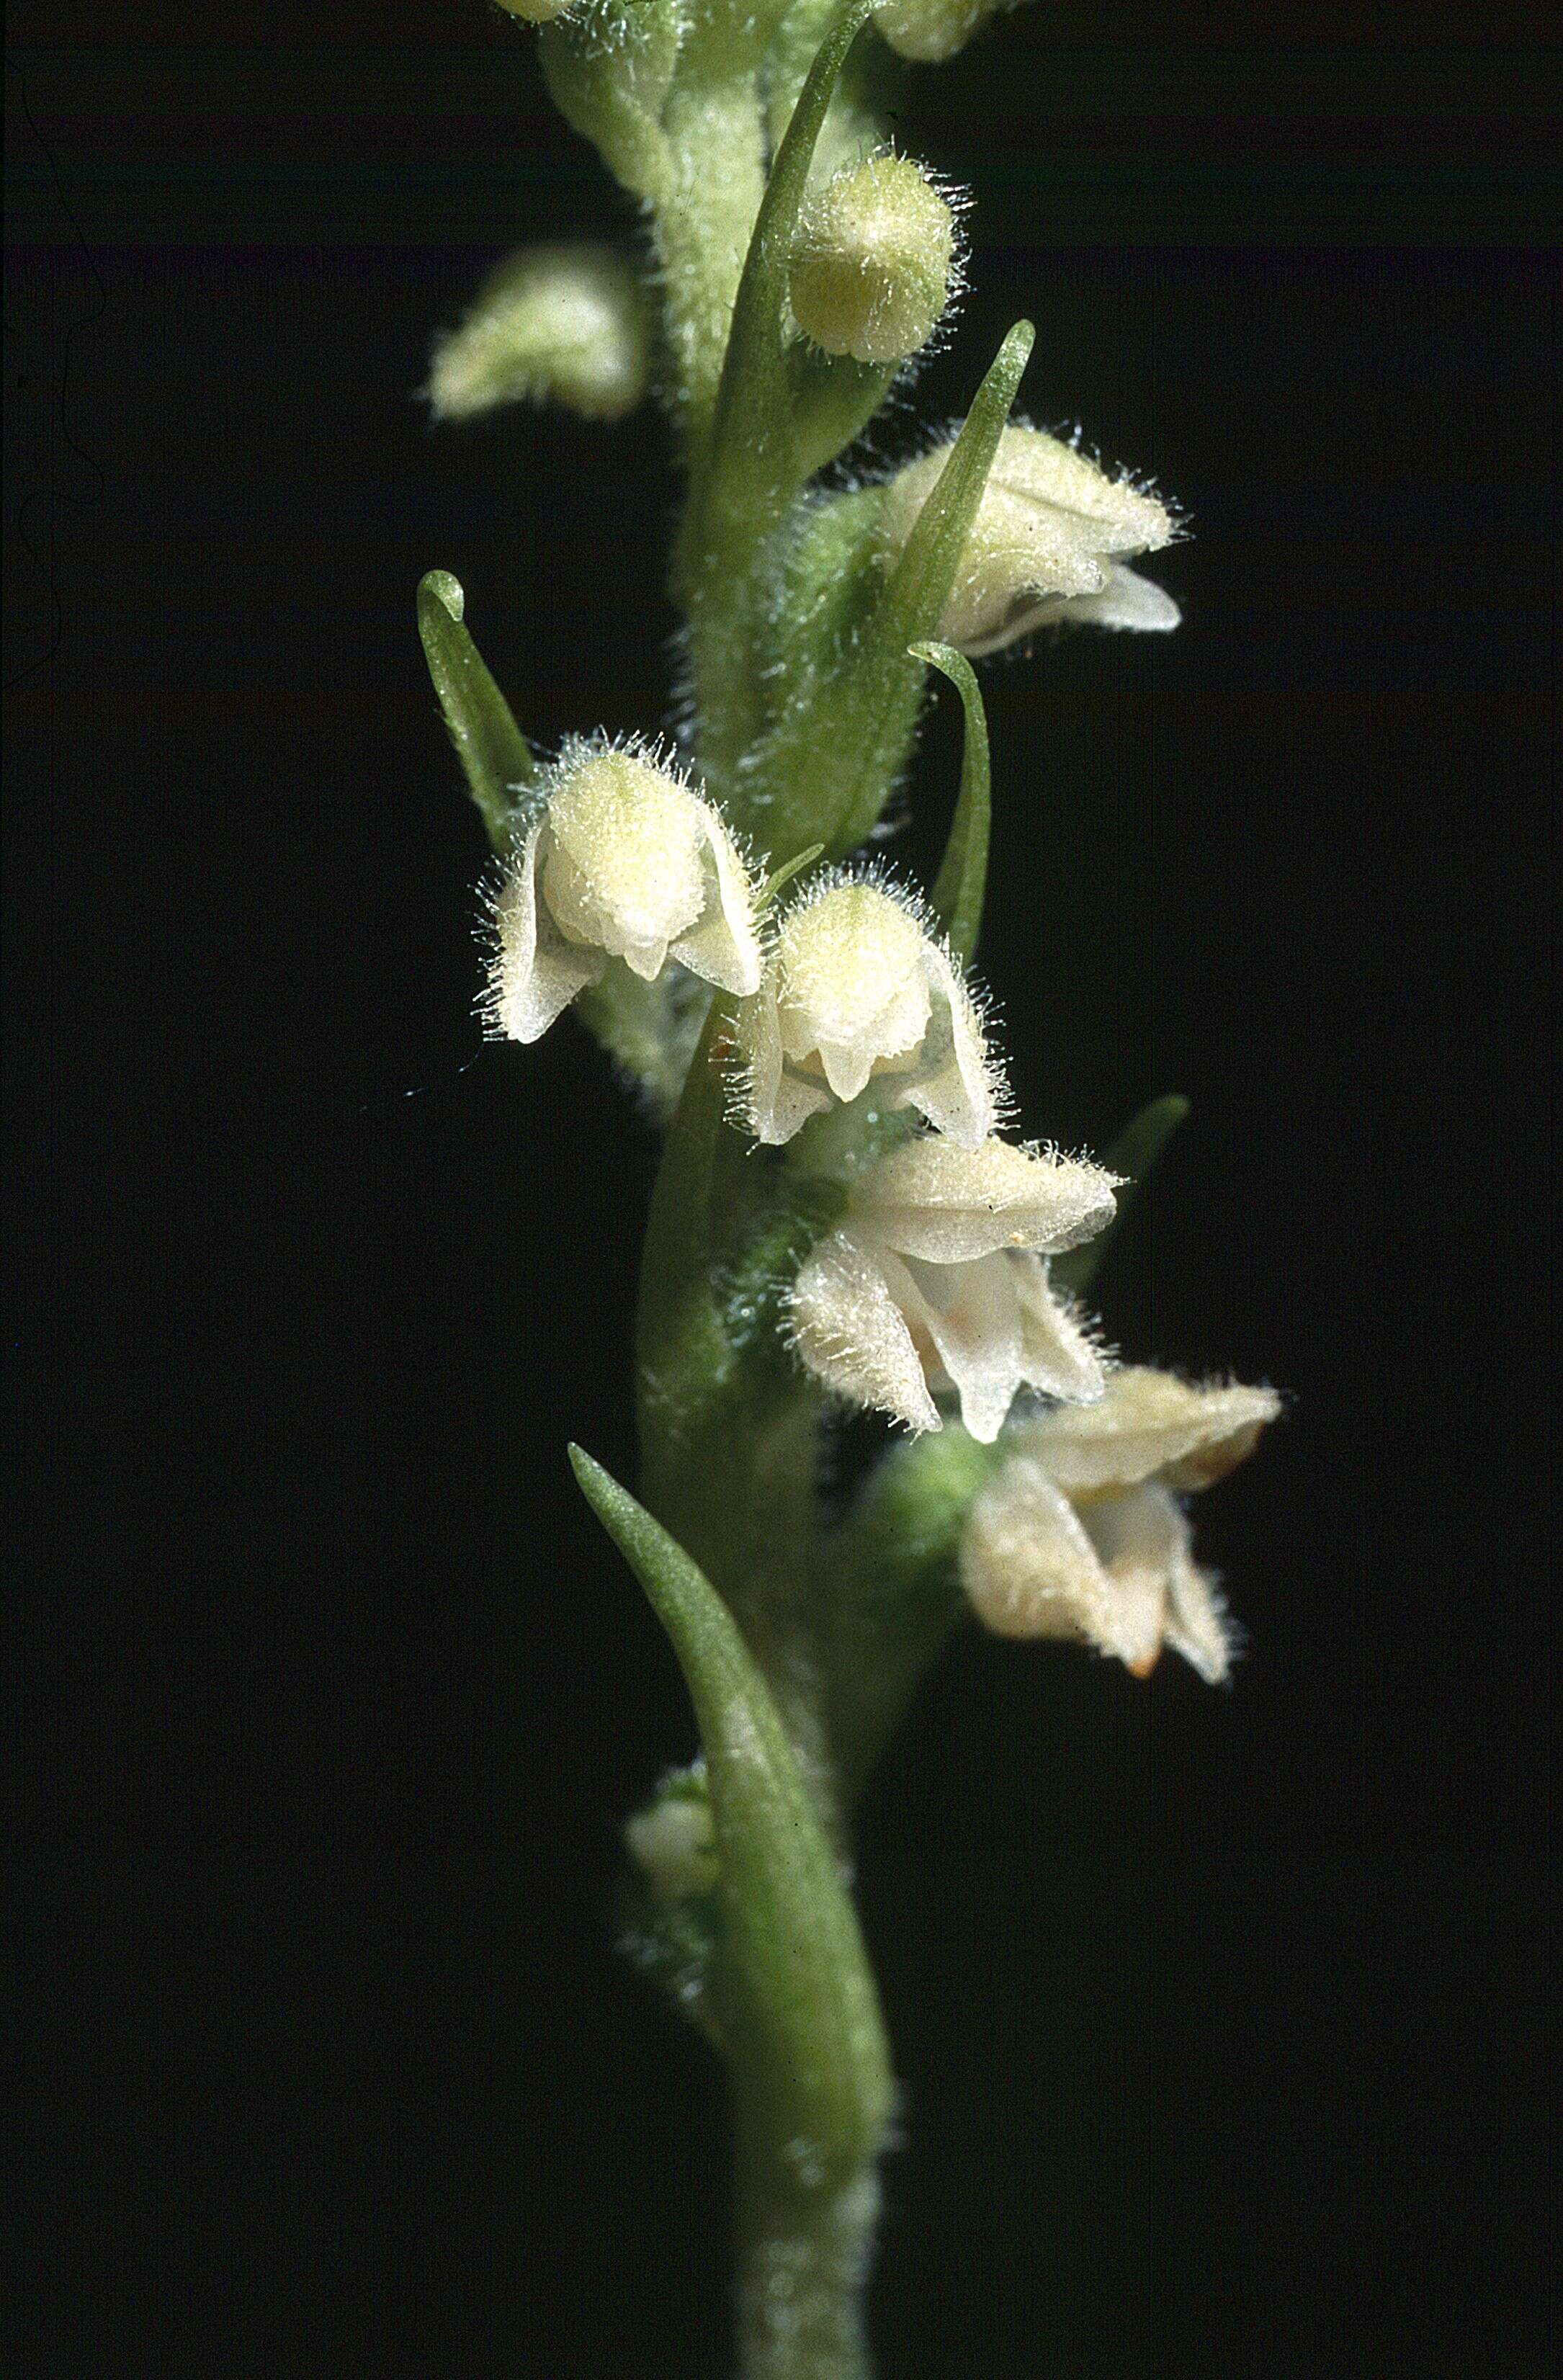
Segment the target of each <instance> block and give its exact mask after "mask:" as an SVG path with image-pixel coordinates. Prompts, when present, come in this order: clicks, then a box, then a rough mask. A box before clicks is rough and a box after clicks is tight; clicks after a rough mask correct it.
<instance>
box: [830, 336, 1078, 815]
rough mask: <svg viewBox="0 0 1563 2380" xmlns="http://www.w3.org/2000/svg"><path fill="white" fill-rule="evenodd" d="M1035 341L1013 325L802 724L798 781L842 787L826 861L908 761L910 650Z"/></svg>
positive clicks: (935, 614)
mask: <svg viewBox="0 0 1563 2380" xmlns="http://www.w3.org/2000/svg"><path fill="white" fill-rule="evenodd" d="M1035 340H1036V332H1035V330H1034V329H1033V328H1032V325H1031V324H1030V323H1029V322H1017V323H1016V324H1015V325H1014V328H1013V329H1012V331H1011V332H1010V333H1009V335H1008V336H1007V337H1006V339H1005V340H1004V342H1003V345H1002V346H1000V350H999V353H998V354H997V355H996V356H995V358H994V359H993V361H992V363H991V364H990V365H989V367H988V369H987V373H986V375H985V377H984V379H983V383H982V385H981V387H980V388H979V389H978V391H977V393H976V395H975V397H974V398H973V400H972V408H971V411H970V412H969V413H968V414H967V416H966V419H965V420H964V422H963V424H962V427H961V432H960V435H959V437H958V438H957V439H956V441H955V443H954V445H953V447H952V448H951V454H950V459H949V461H948V462H947V463H946V464H945V467H944V468H943V470H942V471H941V472H940V474H939V480H938V483H937V485H936V486H935V488H934V491H933V492H932V494H931V495H930V496H929V498H928V500H927V504H925V505H924V506H923V509H922V511H921V512H920V513H919V514H918V516H917V520H916V523H915V527H914V528H913V530H912V534H911V536H910V537H909V538H908V539H907V540H906V545H905V548H904V550H903V553H902V555H901V558H900V560H899V561H898V562H897V564H896V565H895V568H894V569H893V570H892V571H891V575H890V577H889V579H888V581H887V582H886V585H885V589H884V592H883V594H882V595H881V596H880V598H879V601H878V605H877V606H876V608H875V610H874V613H873V614H872V616H871V618H870V619H869V622H868V625H867V626H866V629H865V631H864V634H863V637H862V639H861V642H860V643H859V645H858V647H857V650H856V651H855V653H854V656H853V658H852V660H851V662H850V663H849V664H848V667H847V669H846V670H845V672H844V673H843V674H842V680H841V683H840V685H839V686H837V687H836V688H834V689H832V691H831V694H830V698H829V700H828V702H827V703H825V704H822V705H821V706H820V709H819V710H818V713H817V715H816V716H815V718H813V719H812V720H811V721H809V722H806V729H805V737H804V747H805V748H804V749H803V750H801V751H800V752H799V753H798V754H797V755H796V756H791V755H790V756H789V761H790V769H791V772H792V773H793V774H794V777H795V779H796V781H797V782H802V783H809V782H810V781H811V778H812V780H813V781H815V782H818V783H821V784H822V785H824V786H826V787H830V785H831V783H832V781H833V782H834V784H835V785H838V786H839V787H840V793H839V795H838V796H837V800H838V807H837V809H836V813H835V817H834V819H833V820H832V823H831V827H830V832H829V834H828V836H827V839H826V846H825V847H826V851H827V853H828V854H829V855H830V856H831V857H832V858H835V857H839V856H842V854H844V853H846V852H849V851H854V850H855V849H856V848H857V845H858V844H860V843H861V842H862V841H863V840H864V838H865V836H866V835H867V834H868V833H869V832H871V831H872V829H873V827H874V825H875V823H876V822H877V820H878V818H879V816H880V813H881V812H882V810H883V809H884V807H885V804H886V802H887V801H888V800H889V799H890V795H891V790H892V788H893V786H894V783H895V781H896V778H897V777H898V776H899V774H900V772H901V771H902V770H903V768H904V766H905V764H906V759H907V755H908V753H909V751H910V750H911V747H912V739H913V736H914V735H915V732H916V724H917V706H918V703H919V700H920V699H921V696H922V686H923V664H922V662H920V661H916V660H914V658H913V656H912V650H911V649H912V647H913V646H914V645H916V644H920V643H922V642H924V641H926V640H927V638H928V637H937V636H938V634H939V620H940V618H941V616H942V614H943V612H944V607H945V604H946V603H947V602H948V601H949V600H950V590H951V588H952V587H953V585H954V584H955V574H956V572H957V570H958V569H959V568H960V565H961V556H962V554H963V553H964V552H965V549H966V540H967V539H968V537H969V536H970V535H971V530H972V524H973V522H974V521H975V518H976V512H977V506H978V504H980V503H981V502H982V492H983V490H984V488H985V487H986V486H987V475H988V473H989V471H991V469H992V468H993V458H994V456H995V455H997V453H998V451H999V441H1000V438H1001V437H1002V435H1003V431H1004V424H1005V423H1006V421H1007V420H1008V419H1009V417H1010V407H1011V406H1012V404H1013V403H1014V398H1015V391H1016V389H1017V388H1018V387H1019V386H1020V380H1021V374H1022V373H1023V372H1024V370H1025V366H1026V361H1027V358H1029V356H1030V354H1031V349H1032V346H1033V344H1034V342H1035ZM809 822H810V823H813V822H814V821H813V820H810V821H809ZM800 823H801V822H800Z"/></svg>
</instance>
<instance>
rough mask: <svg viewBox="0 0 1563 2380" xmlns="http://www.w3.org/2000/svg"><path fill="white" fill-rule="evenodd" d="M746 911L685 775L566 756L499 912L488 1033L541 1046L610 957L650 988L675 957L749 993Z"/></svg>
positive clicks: (718, 836)
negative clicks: (543, 1036) (556, 1020)
mask: <svg viewBox="0 0 1563 2380" xmlns="http://www.w3.org/2000/svg"><path fill="white" fill-rule="evenodd" d="M754 906H755V899H754V889H753V887H752V885H751V884H750V881H749V878H748V874H747V871H746V870H745V866H744V863H743V861H742V860H741V858H740V857H739V856H738V852H737V850H736V848H735V846H734V844H733V839H732V837H731V836H730V835H729V833H728V832H727V830H726V828H725V827H724V826H723V824H722V822H721V819H720V818H719V817H718V815H717V812H716V811H715V809H714V808H713V807H711V805H710V803H709V802H705V801H702V800H701V799H700V798H699V796H698V795H696V794H693V793H691V792H690V790H689V787H688V786H687V785H686V784H685V783H684V782H683V780H682V779H681V778H678V777H675V776H673V775H672V774H671V773H670V772H669V771H667V770H665V769H660V768H657V767H654V766H653V765H652V764H651V763H650V762H649V761H648V760H646V759H642V758H641V757H640V755H639V754H637V753H636V752H632V751H618V750H614V749H613V748H612V747H606V748H600V749H597V750H592V749H591V748H590V747H582V748H579V749H576V751H573V752H568V751H567V752H566V753H565V755H564V757H563V759H562V760H561V761H560V762H559V764H558V767H557V769H556V770H555V771H553V777H552V783H551V786H550V787H549V789H548V792H547V796H546V799H545V801H544V803H543V806H542V807H541V809H540V810H539V814H538V815H537V817H536V819H535V820H534V821H533V823H532V825H531V826H530V828H529V829H528V830H527V832H526V834H525V835H524V837H523V839H522V843H521V847H520V850H519V853H518V855H517V856H516V860H515V866H514V868H512V870H511V872H510V874H509V875H508V877H507V878H506V880H505V882H504V885H503V889H502V890H501V892H500V894H499V896H498V898H497V900H496V902H495V904H494V924H495V929H496V930H495V942H496V948H495V955H494V961H493V965H492V969H491V977H490V990H489V1013H490V1015H491V1019H492V1023H493V1026H494V1030H495V1031H496V1033H497V1034H499V1035H500V1036H502V1037H503V1038H507V1039H510V1040H514V1041H535V1040H537V1039H538V1038H539V1036H540V1035H541V1034H543V1033H545V1032H546V1031H547V1030H548V1027H549V1026H551V1024H552V1023H553V1021H554V1018H555V1017H556V1016H558V1015H559V1014H561V1012H562V1011H563V1009H565V1008H567V1007H568V1006H569V1004H570V1002H571V1001H572V1000H574V999H575V998H576V994H577V993H578V992H581V991H584V990H586V988H587V986H588V984H592V983H597V982H600V979H601V977H602V975H603V973H604V970H605V969H606V967H607V965H608V962H609V960H610V959H622V960H623V961H624V965H626V966H627V967H628V968H629V969H630V970H631V972H632V973H633V974H635V975H637V976H639V977H641V978H642V980H643V981H645V982H648V983H649V982H653V981H655V979H656V977H658V976H659V975H660V973H661V971H662V969H663V967H664V966H665V965H667V962H668V959H669V957H670V955H671V956H672V957H673V958H675V959H677V960H678V961H679V962H680V963H681V965H685V966H686V967H688V968H689V969H690V971H691V972H692V973H693V974H695V975H697V976H701V977H704V978H705V980H706V981H707V982H708V983H713V984H716V985H717V986H719V987H720V989H721V990H724V991H731V992H735V993H738V994H740V995H743V994H748V993H752V992H754V991H755V990H757V988H758V985H759V980H760V954H759V944H758V941H757V939H756V934H755V924H754Z"/></svg>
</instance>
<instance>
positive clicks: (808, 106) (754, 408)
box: [695, 0, 869, 552]
mask: <svg viewBox="0 0 1563 2380" xmlns="http://www.w3.org/2000/svg"><path fill="white" fill-rule="evenodd" d="M868 5H869V0H848V5H847V6H845V7H844V8H843V9H842V13H841V15H840V16H839V17H838V18H837V19H836V21H835V23H834V24H833V25H832V26H831V28H830V32H829V33H828V34H827V35H826V37H825V40H824V41H823V42H822V43H821V45H820V48H819V51H818V55H817V56H816V58H815V61H814V64H813V66H812V67H810V68H809V71H808V76H807V79H806V81H805V84H804V87H803V91H802V92H801V93H800V95H799V99H798V103H797V105H796V107H795V108H794V111H793V116H792V121H791V122H790V123H789V125H788V127H787V129H786V132H785V134H784V135H783V137H782V144H781V147H780V148H779V149H778V151H777V152H776V163H775V164H774V165H773V166H772V167H771V169H770V176H769V180H768V181H767V183H766V186H765V196H764V198H763V199H762V200H761V201H760V210H759V214H758V216H757V220H756V223H755V230H754V237H753V238H752V239H751V240H750V242H749V252H748V254H747V256H746V257H745V261H744V273H743V278H742V279H741V281H740V282H739V284H738V297H737V301H736V303H735V304H734V306H733V329H732V333H731V335H730V336H729V339H728V342H727V354H726V357H725V358H724V360H723V363H722V368H721V384H720V385H719V387H718V390H717V401H716V413H715V417H714V419H713V421H712V425H711V443H710V453H709V460H708V463H707V467H706V470H705V472H704V474H703V484H702V485H701V486H700V487H699V488H698V489H697V492H696V499H695V501H696V507H697V519H698V522H699V528H698V530H697V535H698V536H699V538H700V540H701V542H702V544H706V545H709V547H711V548H712V549H713V550H720V551H722V552H726V551H728V550H729V549H730V548H731V547H732V546H733V544H735V543H737V542H743V543H752V542H753V541H754V540H756V539H757V537H761V536H764V535H765V534H766V533H767V532H768V531H769V528H772V527H773V526H774V524H775V522H776V521H777V520H779V519H780V517H781V515H782V510H783V509H784V508H785V506H786V504H788V502H789V501H790V499H791V498H792V496H793V495H794V492H795V491H796V489H797V487H798V485H799V482H800V480H801V479H802V478H803V477H804V476H806V474H803V473H800V471H799V469H798V465H797V456H796V449H795V443H794V428H793V391H792V379H791V374H790V372H789V370H788V363H787V348H788V314H787V268H788V263H789V261H790V259H791V256H792V249H793V241H794V237H795V236H796V233H797V228H798V220H799V217H800V215H801V213H802V212H803V203H804V194H805V191H806V188H807V185H808V172H809V166H810V164H811V163H812V162H813V158H814V151H815V144H816V142H817V141H818V138H819V132H820V128H821V126H822V125H823V124H824V121H825V114H826V110H827V109H828V108H829V106H830V95H831V93H832V91H834V90H835V87H836V81H837V78H838V77H839V76H840V74H841V71H842V67H843V66H844V64H845V63H846V55H847V52H848V51H849V50H850V49H851V47H852V45H853V42H854V41H855V40H856V38H857V35H858V33H859V32H860V30H862V27H863V25H864V22H865V20H866V18H867V15H868Z"/></svg>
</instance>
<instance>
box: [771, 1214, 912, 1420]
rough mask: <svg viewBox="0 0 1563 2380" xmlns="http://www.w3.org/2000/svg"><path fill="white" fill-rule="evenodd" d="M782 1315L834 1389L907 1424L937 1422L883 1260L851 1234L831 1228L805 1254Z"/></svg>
mask: <svg viewBox="0 0 1563 2380" xmlns="http://www.w3.org/2000/svg"><path fill="white" fill-rule="evenodd" d="M788 1318H789V1323H790V1327H791V1330H792V1335H793V1342H794V1346H795V1347H796V1348H797V1351H798V1353H799V1354H800V1355H801V1356H802V1357H803V1359H804V1362H805V1363H806V1365H807V1366H808V1368H809V1370H810V1371H811V1372H812V1373H813V1374H814V1375H815V1377H816V1378H817V1379H818V1380H819V1381H821V1382H822V1383H823V1385H824V1386H825V1387H826V1388H828V1389H830V1390H831V1391H832V1393H833V1394H835V1395H836V1396H839V1397H842V1398H844V1399H845V1400H846V1402H847V1403H849V1404H854V1405H868V1406H871V1407H872V1408H873V1409H874V1411H875V1412H877V1413H887V1414H889V1415H891V1418H892V1419H894V1420H896V1421H899V1422H904V1424H905V1425H906V1427H907V1428H908V1429H912V1430H926V1429H939V1427H942V1425H941V1424H940V1421H939V1408H938V1406H937V1405H936V1404H935V1403H934V1401H933V1399H932V1397H931V1396H930V1395H929V1394H928V1389H927V1381H926V1379H925V1378H924V1377H923V1363H922V1358H921V1357H920V1355H919V1354H918V1352H917V1347H916V1343H915V1341H914V1339H913V1336H912V1332H911V1330H910V1329H909V1327H908V1324H907V1319H906V1316H905V1314H904V1313H903V1309H902V1306H901V1305H899V1304H898V1302H897V1300H896V1297H895V1293H894V1289H893V1287H892V1285H891V1281H890V1280H889V1279H888V1278H887V1276H886V1272H885V1269H884V1266H883V1264H882V1263H881V1262H880V1261H879V1260H878V1257H876V1255H875V1254H874V1252H873V1251H872V1250H871V1249H869V1248H867V1247H866V1246H865V1245H863V1244H862V1242H861V1241H859V1240H858V1239H857V1238H856V1237H855V1235H854V1233H851V1232H849V1231H836V1232H832V1233H830V1235H829V1237H828V1238H826V1239H824V1240H822V1241H821V1242H820V1243H819V1245H818V1247H817V1248H816V1249H815V1250H814V1252H813V1254H812V1255H811V1256H810V1257H808V1258H807V1260H806V1263H805V1264H804V1266H803V1267H802V1269H801V1270H800V1271H799V1273H798V1277H797V1280H796V1281H794V1284H793V1290H792V1294H791V1298H790V1300H789V1306H788Z"/></svg>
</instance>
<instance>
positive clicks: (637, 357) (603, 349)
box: [429, 11, 650, 421]
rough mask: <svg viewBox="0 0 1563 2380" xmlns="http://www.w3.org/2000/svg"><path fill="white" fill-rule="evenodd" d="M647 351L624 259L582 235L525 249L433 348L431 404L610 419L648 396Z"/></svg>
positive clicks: (459, 413) (440, 415)
mask: <svg viewBox="0 0 1563 2380" xmlns="http://www.w3.org/2000/svg"><path fill="white" fill-rule="evenodd" d="M551 13H557V12H556V11H554V12H551ZM649 358H650V324H649V318H648V313H647V308H646V299H645V296H644V294H643V292H642V290H641V287H640V284H639V282H638V281H637V280H636V275H635V272H634V269H633V267H632V266H631V265H630V264H629V262H628V261H627V260H626V259H625V258H624V257H622V256H621V255H619V254H618V252H617V251H616V250H615V249H612V248H603V247H599V246H597V245H595V244H593V243H590V242H587V241H583V242H580V243H578V244H576V245H574V246H569V247H562V248H527V249H521V250H520V251H519V252H518V253H517V254H516V255H515V256H512V257H509V258H507V259H506V261H505V262H504V263H503V264H502V265H501V266H500V267H499V269H498V271H497V272H496V273H494V274H493V275H492V276H491V279H490V280H489V282H488V283H487V285H485V287H484V289H483V290H482V292H481V294H480V295H479V297H478V300H477V302H476V304H475V305H474V306H473V307H472V308H471V309H470V310H469V311H468V313H467V314H466V318H465V319H464V321H463V322H462V324H461V327H460V329H459V330H456V331H452V332H450V333H448V334H447V335H446V336H445V337H444V338H442V340H441V341H440V342H439V344H438V346H436V347H435V350H434V355H433V358H432V361H431V364H430V374H429V401H430V405H431V406H432V407H433V409H434V414H435V417H436V419H439V420H442V421H462V420H466V419H469V418H470V417H471V416H473V415H474V414H479V413H487V412H489V411H491V409H492V407H495V406H497V405H510V404H514V403H515V402H517V401H518V400H521V399H527V400H528V401H529V402H531V403H532V404H534V405H542V404H546V403H549V402H551V403H553V404H555V405H562V406H563V407H565V408H566V410H567V411H569V412H571V413H578V414H581V415H582V416H583V417H584V418H585V419H587V420H588V421H616V420H618V419H620V417H621V416H622V415H624V414H626V413H628V412H630V411H631V410H632V409H633V408H634V407H636V406H637V405H638V404H639V403H640V400H641V398H642V397H643V396H644V395H645V394H646V384H647V376H648V369H649Z"/></svg>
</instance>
